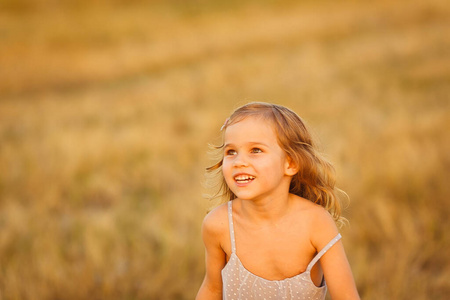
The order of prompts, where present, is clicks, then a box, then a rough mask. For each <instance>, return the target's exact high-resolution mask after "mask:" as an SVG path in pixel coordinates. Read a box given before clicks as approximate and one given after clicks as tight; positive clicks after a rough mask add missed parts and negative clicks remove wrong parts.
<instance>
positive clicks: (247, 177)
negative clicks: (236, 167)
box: [234, 175, 255, 181]
mask: <svg viewBox="0 0 450 300" xmlns="http://www.w3.org/2000/svg"><path fill="white" fill-rule="evenodd" d="M253 179H255V177H254V176H251V175H238V176H236V177H234V180H236V181H250V180H253Z"/></svg>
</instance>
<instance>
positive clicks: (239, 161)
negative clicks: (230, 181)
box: [233, 154, 248, 168]
mask: <svg viewBox="0 0 450 300" xmlns="http://www.w3.org/2000/svg"><path fill="white" fill-rule="evenodd" d="M247 166H248V162H247V160H246V159H245V157H244V156H243V155H242V154H241V155H237V156H236V158H235V160H234V163H233V167H236V168H239V167H247Z"/></svg>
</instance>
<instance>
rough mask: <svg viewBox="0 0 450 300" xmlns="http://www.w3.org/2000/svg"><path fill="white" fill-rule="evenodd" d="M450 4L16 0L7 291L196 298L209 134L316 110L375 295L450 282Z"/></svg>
mask: <svg viewBox="0 0 450 300" xmlns="http://www.w3.org/2000/svg"><path fill="white" fill-rule="evenodd" d="M449 29H450V2H448V1H446V0H442V1H440V0H429V1H415V0H413V1H324V0H321V1H274V0H272V1H271V0H264V1H254V0H253V1H234V0H233V1H232V0H230V1H206V0H192V1H181V0H178V1H177V0H170V1H169V0H168V1H144V0H141V1H139V0H134V1H131V0H130V1H124V0H115V1H107V0H103V1H87V0H79V1H75V0H73V1H72V0H66V1H46V0H2V1H0V300H21V299H27V300H28V299H29V300H31V299H49V300H57V299H58V300H59V299H65V300H80V299H130V300H131V299H135V300H138V299H163V300H166V299H168V300H170V299H193V298H194V297H195V294H196V292H197V290H198V288H199V286H200V283H201V281H202V279H203V275H204V252H203V244H202V241H201V238H200V226H201V222H202V219H203V217H204V215H205V213H206V210H207V209H208V207H209V206H210V203H209V202H208V200H206V199H205V198H204V194H206V193H209V192H211V191H210V190H209V189H207V188H206V187H205V185H206V184H207V183H205V177H204V170H205V168H206V167H207V166H209V165H210V164H211V163H212V161H211V160H210V158H209V157H208V153H207V152H208V143H217V142H219V141H220V131H219V129H220V127H221V125H222V123H223V121H224V120H225V118H226V117H227V116H228V115H229V113H230V112H231V111H232V110H233V109H234V108H236V107H238V106H240V105H242V104H245V103H247V102H249V101H267V102H275V103H279V104H282V105H285V106H288V107H290V108H292V109H293V110H295V111H296V112H297V113H298V114H299V115H300V116H302V117H303V118H304V119H305V120H306V122H307V124H308V125H309V127H310V128H311V129H312V131H313V132H314V135H315V136H316V138H317V139H318V140H319V144H320V145H321V149H322V151H323V152H325V153H326V155H327V157H328V158H329V159H330V160H331V161H332V162H333V163H334V165H335V167H336V171H337V176H338V185H339V187H340V188H342V189H343V190H345V191H346V192H347V193H348V195H349V197H350V203H349V206H348V208H347V209H346V211H345V213H344V215H345V216H346V217H347V218H348V219H349V221H350V224H349V225H348V226H346V227H344V228H342V233H343V236H344V239H343V242H344V245H345V247H346V251H347V255H348V257H349V260H350V263H351V265H352V269H353V272H354V276H355V280H356V283H357V286H358V290H359V292H360V295H361V297H362V299H367V300H378V299H418V300H425V299H427V300H428V299H448V297H450V296H449V295H450V251H449V249H450V234H449V233H448V231H449V230H450V199H449V198H450V184H449V178H450V136H449V133H448V132H449V129H450V115H449V113H450V96H449V95H450V38H449V37H450V30H449Z"/></svg>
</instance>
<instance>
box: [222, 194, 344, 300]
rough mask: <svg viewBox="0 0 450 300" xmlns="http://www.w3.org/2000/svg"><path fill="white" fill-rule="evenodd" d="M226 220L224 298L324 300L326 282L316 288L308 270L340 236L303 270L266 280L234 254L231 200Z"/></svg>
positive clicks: (244, 299) (247, 299)
mask: <svg viewBox="0 0 450 300" xmlns="http://www.w3.org/2000/svg"><path fill="white" fill-rule="evenodd" d="M228 222H229V228H230V237H231V256H230V260H229V261H228V263H227V264H226V265H225V267H224V268H223V269H222V286H223V299H224V300H253V299H258V300H264V299H266V300H269V299H270V300H275V299H279V300H294V299H295V300H303V299H305V300H323V299H325V295H326V293H327V287H326V284H325V281H323V285H322V286H320V287H317V286H316V285H315V284H314V283H313V282H312V280H311V273H310V272H311V269H312V267H313V266H314V265H315V264H316V263H317V261H318V260H319V259H320V258H321V257H322V256H323V255H324V254H325V252H327V251H328V250H329V249H330V248H331V247H332V246H333V245H334V244H335V243H336V242H337V241H338V240H339V239H340V238H341V235H340V234H338V235H337V236H336V237H335V238H333V239H332V240H331V241H330V242H329V243H328V244H327V245H326V246H325V247H324V248H323V249H322V250H321V251H320V252H319V253H318V254H317V255H316V256H315V257H314V258H313V260H312V261H311V262H310V263H309V265H308V267H307V268H306V271H305V272H303V273H300V274H298V275H296V276H293V277H290V278H286V279H283V280H267V279H264V278H262V277H259V276H257V275H255V274H253V273H251V272H250V271H248V270H247V269H245V267H244V266H243V265H242V263H241V261H240V260H239V257H238V256H237V255H236V244H235V239H234V228H233V210H232V201H229V202H228Z"/></svg>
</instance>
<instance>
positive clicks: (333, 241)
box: [306, 233, 342, 272]
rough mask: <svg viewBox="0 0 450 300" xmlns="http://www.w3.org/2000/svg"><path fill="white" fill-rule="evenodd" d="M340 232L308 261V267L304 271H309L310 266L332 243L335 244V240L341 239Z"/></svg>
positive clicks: (312, 265)
mask: <svg viewBox="0 0 450 300" xmlns="http://www.w3.org/2000/svg"><path fill="white" fill-rule="evenodd" d="M341 237H342V236H341V234H340V233H338V234H337V235H336V236H335V237H334V238H333V239H332V240H331V241H330V242H329V243H328V244H327V245H326V246H325V247H323V249H322V250H320V252H319V253H317V255H316V256H315V257H314V258H313V260H312V261H311V262H310V263H309V265H308V267H307V268H306V271H307V272H309V271H311V269H312V267H314V265H315V264H316V263H317V261H318V260H319V259H320V258H321V257H322V256H323V255H324V254H325V252H327V251H328V250H329V249H330V248H331V247H332V246H333V245H334V244H336V242H337V241H339V240H340V239H341Z"/></svg>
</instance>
